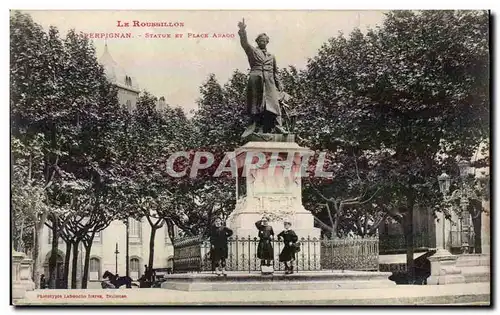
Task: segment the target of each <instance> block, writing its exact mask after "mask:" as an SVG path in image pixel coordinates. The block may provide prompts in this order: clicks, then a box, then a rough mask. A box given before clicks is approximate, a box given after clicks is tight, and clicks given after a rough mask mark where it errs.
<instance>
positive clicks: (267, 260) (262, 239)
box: [255, 217, 274, 266]
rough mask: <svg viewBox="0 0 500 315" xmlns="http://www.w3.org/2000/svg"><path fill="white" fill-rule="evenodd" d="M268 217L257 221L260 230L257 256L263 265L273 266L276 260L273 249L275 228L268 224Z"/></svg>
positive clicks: (256, 224)
mask: <svg viewBox="0 0 500 315" xmlns="http://www.w3.org/2000/svg"><path fill="white" fill-rule="evenodd" d="M268 222H269V220H268V218H267V217H263V218H262V219H261V220H259V221H257V222H255V226H256V227H257V229H258V230H259V246H258V247H257V258H259V259H260V265H261V266H271V262H272V261H273V260H274V250H273V244H272V241H273V238H274V231H273V228H272V227H271V226H270V225H268Z"/></svg>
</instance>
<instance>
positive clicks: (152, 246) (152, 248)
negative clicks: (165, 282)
mask: <svg viewBox="0 0 500 315" xmlns="http://www.w3.org/2000/svg"><path fill="white" fill-rule="evenodd" d="M157 229H158V228H157V227H156V226H155V225H152V226H151V235H150V238H149V261H148V275H147V276H148V279H151V277H152V276H153V260H154V255H155V236H156V230H157Z"/></svg>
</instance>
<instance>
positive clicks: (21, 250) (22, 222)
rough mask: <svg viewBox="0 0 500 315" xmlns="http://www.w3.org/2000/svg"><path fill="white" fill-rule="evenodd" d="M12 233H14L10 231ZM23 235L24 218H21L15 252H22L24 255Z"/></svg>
mask: <svg viewBox="0 0 500 315" xmlns="http://www.w3.org/2000/svg"><path fill="white" fill-rule="evenodd" d="M12 231H15V229H14V230H12ZM23 233H24V216H23V219H22V220H21V227H20V231H19V241H18V242H17V251H18V252H22V253H26V252H25V251H24V250H25V249H24V242H23Z"/></svg>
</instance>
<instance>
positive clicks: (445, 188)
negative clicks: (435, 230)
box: [438, 159, 479, 253]
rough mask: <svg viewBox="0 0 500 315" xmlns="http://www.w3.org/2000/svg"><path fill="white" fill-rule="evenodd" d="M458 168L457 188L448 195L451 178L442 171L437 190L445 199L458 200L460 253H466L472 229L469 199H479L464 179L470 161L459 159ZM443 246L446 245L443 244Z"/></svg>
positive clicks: (467, 172)
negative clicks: (458, 181)
mask: <svg viewBox="0 0 500 315" xmlns="http://www.w3.org/2000/svg"><path fill="white" fill-rule="evenodd" d="M458 168H459V170H460V184H459V187H458V189H457V190H455V191H453V193H452V194H451V196H449V195H448V193H449V190H450V182H451V178H450V176H449V175H448V174H446V173H445V172H443V174H441V175H440V176H439V177H438V181H439V190H440V191H441V193H442V194H443V196H444V198H445V199H448V200H450V199H453V200H459V202H460V208H459V210H458V211H456V212H457V215H458V219H459V233H458V235H459V240H460V244H461V250H462V253H467V252H468V251H469V247H470V246H469V238H470V236H471V233H472V232H473V230H471V217H470V213H469V209H468V208H469V199H470V198H475V199H479V197H477V196H476V194H475V193H474V192H473V191H472V190H471V189H469V187H467V184H466V179H467V176H468V175H469V169H470V163H469V162H468V161H467V160H464V159H462V160H460V161H459V162H458ZM444 239H445V231H444V223H443V243H445V242H444ZM444 247H446V245H445V244H444Z"/></svg>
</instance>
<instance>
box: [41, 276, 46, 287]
mask: <svg viewBox="0 0 500 315" xmlns="http://www.w3.org/2000/svg"><path fill="white" fill-rule="evenodd" d="M46 288H47V281H46V280H45V275H44V274H42V275H41V276H40V289H46Z"/></svg>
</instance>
